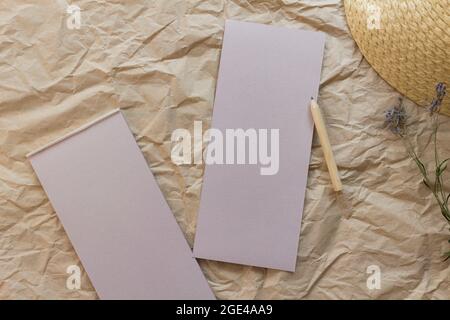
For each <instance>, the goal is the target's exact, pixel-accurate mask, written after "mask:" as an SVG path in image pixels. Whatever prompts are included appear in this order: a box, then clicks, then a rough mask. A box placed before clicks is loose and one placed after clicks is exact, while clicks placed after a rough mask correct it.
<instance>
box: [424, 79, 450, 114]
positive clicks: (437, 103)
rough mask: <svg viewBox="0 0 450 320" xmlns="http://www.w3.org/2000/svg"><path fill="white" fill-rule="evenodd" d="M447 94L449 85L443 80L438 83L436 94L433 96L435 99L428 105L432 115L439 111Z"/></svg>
mask: <svg viewBox="0 0 450 320" xmlns="http://www.w3.org/2000/svg"><path fill="white" fill-rule="evenodd" d="M446 94H447V86H446V85H445V83H443V82H439V83H438V84H436V96H435V97H434V98H433V101H432V102H431V104H430V105H429V106H428V111H429V112H430V115H432V114H433V113H436V112H439V110H440V109H441V105H442V100H444V97H445V96H446Z"/></svg>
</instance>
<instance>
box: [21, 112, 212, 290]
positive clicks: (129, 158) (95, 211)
mask: <svg viewBox="0 0 450 320" xmlns="http://www.w3.org/2000/svg"><path fill="white" fill-rule="evenodd" d="M29 159H30V160H31V164H32V166H33V168H34V170H35V171H36V174H37V175H38V178H39V180H40V181H41V183H42V185H43V187H44V190H45V191H46V193H47V195H48V197H49V198H50V201H51V203H52V205H53V207H54V209H55V211H56V213H57V215H58V217H59V218H60V220H61V222H62V224H63V226H64V228H65V230H66V232H67V234H68V236H69V238H70V240H71V241H72V244H73V246H74V248H75V250H76V252H77V253H78V255H79V257H80V260H81V262H82V263H83V266H84V268H85V269H86V271H87V273H88V275H89V278H90V280H91V282H92V284H93V285H94V287H95V289H96V291H97V293H98V295H99V297H100V298H102V299H214V295H213V293H212V291H211V289H210V288H209V286H208V283H207V281H206V279H205V278H204V276H203V274H202V271H201V270H200V267H199V266H198V264H197V261H196V260H195V258H194V257H193V256H192V251H191V249H190V248H189V246H188V244H187V242H186V240H185V238H184V236H183V233H182V231H181V230H180V228H179V226H178V225H177V222H176V220H175V217H174V216H173V215H172V213H171V211H170V209H169V207H168V205H167V203H166V201H165V199H164V197H163V195H162V193H161V191H160V189H159V187H158V185H157V183H156V180H155V179H154V177H153V174H152V173H151V171H150V169H149V168H148V166H147V163H146V161H145V159H144V157H143V155H142V153H141V151H140V150H139V147H138V145H137V144H136V141H135V140H134V137H133V134H132V133H131V131H130V129H129V128H128V126H127V123H126V121H125V119H124V117H123V115H122V113H121V112H120V111H118V110H117V111H115V112H112V113H110V114H107V115H106V116H104V117H102V118H100V119H98V120H97V121H95V122H93V123H91V124H89V125H87V126H85V127H83V128H81V129H80V130H77V131H76V132H74V133H72V134H69V135H68V136H66V137H64V138H62V139H59V140H58V141H56V142H55V143H52V144H50V145H48V146H46V147H44V148H42V149H40V150H38V151H36V152H33V153H32V154H29ZM64 268H65V267H64ZM64 270H65V269H64Z"/></svg>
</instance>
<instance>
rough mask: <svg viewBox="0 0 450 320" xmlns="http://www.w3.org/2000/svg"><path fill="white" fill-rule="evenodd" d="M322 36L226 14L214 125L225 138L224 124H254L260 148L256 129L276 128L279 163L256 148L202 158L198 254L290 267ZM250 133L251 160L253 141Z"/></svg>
mask: <svg viewBox="0 0 450 320" xmlns="http://www.w3.org/2000/svg"><path fill="white" fill-rule="evenodd" d="M324 42H325V35H324V34H323V33H319V32H311V31H302V30H298V29H294V28H282V27H272V26H267V25H261V24H255V23H247V22H237V21H227V22H226V25H225V35H224V43H223V49H222V55H221V61H220V68H219V77H218V83H217V89H216V97H215V102H214V111H213V121H212V127H213V128H214V129H218V130H220V131H221V132H222V133H223V137H224V138H223V139H224V140H226V138H227V137H226V130H227V129H237V128H241V129H243V130H244V131H245V130H248V129H254V130H256V132H257V140H258V147H259V148H260V150H259V151H258V154H259V153H260V152H261V142H264V141H265V140H264V139H263V138H264V137H263V136H262V133H263V130H262V131H261V130H260V129H267V132H272V131H276V130H277V129H278V134H279V137H278V140H276V139H274V140H273V141H278V146H279V152H278V153H277V154H278V166H277V165H276V163H275V162H276V157H275V156H274V157H273V159H272V160H273V161H271V162H273V163H271V164H270V165H262V164H261V163H262V161H261V160H262V159H261V155H260V154H259V155H260V158H259V159H258V161H256V162H257V164H233V162H232V161H229V162H228V164H209V165H207V166H206V168H205V175H204V182H203V189H202V195H201V203H200V211H199V218H198V224H197V232H196V237H195V244H194V255H195V256H196V257H198V258H204V259H212V260H218V261H226V262H232V263H239V264H245V265H252V266H260V267H267V268H274V269H281V270H287V271H294V270H295V266H296V260H297V249H298V241H299V233H300V225H301V218H302V211H303V201H304V194H305V188H306V181H307V174H308V166H309V159H310V153H311V140H312V132H313V123H312V119H311V115H310V109H309V103H310V99H311V97H316V96H317V92H318V88H319V83H320V72H321V65H322V57H323V48H324ZM247 138H248V139H247V140H246V143H247V144H246V147H247V150H246V153H247V154H246V156H247V158H246V159H247V160H248V159H250V152H252V151H251V150H252V149H251V148H254V147H255V146H252V147H251V148H250V147H249V146H250V143H251V142H250V140H251V138H249V137H247ZM252 138H253V139H254V135H253V136H252ZM268 139H269V141H272V140H271V138H270V135H269V136H268ZM235 141H236V143H235V145H234V146H233V148H235V151H236V153H238V152H239V150H238V149H237V140H235ZM229 142H230V141H229V140H226V142H224V145H226V144H227V143H229ZM267 145H268V150H271V151H273V152H276V148H275V146H272V148H270V147H269V145H270V143H268V144H267ZM209 148H210V146H208V149H207V150H209ZM231 148H232V147H230V150H231ZM224 150H225V148H224ZM226 152H228V149H226V150H225V151H224V153H226ZM235 156H236V155H235ZM224 158H226V157H225V156H224ZM230 160H231V159H230ZM237 162H238V161H237V160H236V161H235V162H234V163H237ZM241 162H242V159H241ZM244 162H245V161H244ZM254 162H255V159H253V162H252V161H247V162H246V163H254ZM266 164H267V162H266ZM262 167H266V168H265V170H266V172H265V174H262V172H263V171H264V169H262ZM267 167H270V168H267Z"/></svg>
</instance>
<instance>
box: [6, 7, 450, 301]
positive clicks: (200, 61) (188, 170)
mask: <svg viewBox="0 0 450 320" xmlns="http://www.w3.org/2000/svg"><path fill="white" fill-rule="evenodd" d="M68 4H75V5H77V6H79V7H80V9H81V26H80V29H69V28H68V26H67V19H68V17H69V15H68V14H67V13H66V7H67V5H68ZM226 18H229V19H236V20H243V21H252V22H259V23H266V24H272V25H277V26H288V27H291V28H302V29H307V30H320V31H322V32H325V33H326V34H327V40H326V48H325V57H324V64H323V70H322V80H321V87H320V96H319V102H320V104H321V105H322V107H323V109H324V116H325V118H326V121H327V123H328V128H329V131H330V135H331V142H332V145H333V148H334V150H335V155H336V160H337V163H338V166H339V169H340V173H341V176H342V180H343V183H344V194H343V195H342V196H340V197H337V196H336V195H335V194H334V192H333V191H332V187H331V184H330V179H329V176H328V173H327V170H326V165H325V163H324V159H323V156H322V151H321V149H320V147H319V145H318V140H317V137H315V138H314V142H313V149H312V156H311V165H310V172H309V178H308V187H307V193H306V199H305V210H304V214H303V224H302V231H301V237H300V246H299V252H298V264H297V270H296V272H295V273H288V272H281V271H275V270H266V269H261V268H256V267H248V266H240V265H232V264H226V263H220V262H214V261H200V264H201V267H202V269H203V271H204V273H205V275H206V277H207V278H208V280H209V283H210V285H211V287H212V288H213V290H214V292H215V293H216V295H217V297H218V298H221V299H232V298H236V299H244V298H245V299H253V298H257V299H285V298H286V299H327V298H331V299H338V298H348V299H394V298H399V299H403V298H417V299H420V298H425V299H442V298H449V297H450V286H449V283H450V281H449V278H450V268H449V262H443V261H442V254H443V253H444V252H445V251H446V250H449V247H450V244H447V243H446V240H447V239H448V238H449V237H450V232H449V231H448V225H446V223H445V221H444V219H443V218H442V217H441V216H440V213H439V208H438V206H437V205H436V203H435V201H434V199H433V198H432V196H431V194H430V193H429V192H428V191H427V190H426V189H425V187H424V186H423V185H421V184H420V182H421V177H420V175H419V173H418V171H417V169H416V168H415V166H414V164H413V163H412V162H411V161H410V160H409V159H408V157H407V155H406V153H405V150H404V148H403V146H402V144H401V142H400V141H398V139H396V138H395V137H394V136H393V135H392V134H390V133H389V132H386V131H385V130H384V129H383V120H384V115H383V111H384V110H386V109H387V108H389V107H391V106H392V105H394V104H395V103H396V102H397V99H398V97H399V94H398V93H397V92H396V91H395V90H393V89H392V88H391V87H390V86H389V85H387V84H386V82H385V81H383V80H382V79H381V78H380V77H379V76H378V75H377V74H376V73H375V72H374V70H373V69H372V68H371V67H370V66H369V65H368V63H367V62H366V61H365V60H364V59H363V57H362V55H361V53H360V51H359V50H358V48H357V46H356V44H355V42H354V41H353V40H352V37H351V35H350V33H349V30H348V27H347V25H346V20H345V13H344V8H343V4H342V3H341V2H340V1H338V0H323V1H319V0H317V1H292V0H278V1H275V0H274V1H271V0H266V1H224V0H212V1H175V0H160V1H137V0H132V1H118V0H116V1H108V2H106V1H72V2H70V3H67V2H66V1H64V0H43V1H39V2H36V1H25V0H21V1H13V0H3V1H1V3H0V208H1V211H0V299H67V298H69V299H80V298H83V299H95V298H97V295H96V293H95V290H94V289H93V287H92V285H91V283H90V281H89V279H88V277H87V275H86V273H85V272H84V271H82V279H81V289H80V290H69V289H67V288H66V279H67V277H68V276H69V275H68V274H67V273H66V268H67V267H68V266H70V265H73V264H76V265H79V266H81V264H80V261H79V259H78V257H77V255H76V253H75V251H74V249H73V248H72V246H71V243H70V241H69V240H68V238H67V236H66V234H65V232H64V229H63V227H62V226H61V224H60V222H59V220H58V218H57V216H56V214H55V212H54V210H53V208H52V206H51V204H50V203H49V200H48V199H47V197H46V195H45V193H44V191H43V189H42V187H41V186H40V184H39V182H38V180H37V178H36V176H35V174H34V172H33V170H32V168H31V166H30V163H29V162H28V161H27V159H26V157H25V155H26V154H27V153H28V152H30V151H32V150H34V149H36V148H37V147H39V146H42V145H44V144H46V143H47V142H49V141H51V140H53V139H55V138H57V137H60V136H61V135H63V134H65V133H67V132H70V131H72V130H73V129H76V128H77V127H79V126H81V125H83V124H85V123H87V122H89V121H91V120H93V119H95V118H96V117H98V116H100V115H102V114H104V113H105V112H107V111H109V110H111V109H114V108H118V107H120V108H121V109H122V110H123V111H124V114H125V116H126V118H127V120H128V122H129V124H130V126H131V129H132V131H133V133H134V134H135V137H136V139H137V141H138V143H139V146H140V147H141V149H142V151H143V153H144V155H145V157H146V159H147V161H148V163H149V166H150V167H151V169H152V171H153V172H154V174H155V175H156V177H157V181H158V183H159V185H160V187H161V189H162V190H163V193H164V195H165V197H166V199H167V201H168V203H169V206H170V208H171V209H172V211H173V213H174V215H175V216H176V218H177V220H178V222H179V224H180V226H181V228H182V230H183V231H184V233H185V235H186V237H187V239H188V241H189V243H190V244H191V245H192V243H193V239H194V233H195V224H196V217H197V211H198V206H199V200H200V191H201V186H202V174H203V169H204V168H203V166H201V165H192V166H183V167H177V166H175V165H174V164H173V163H172V162H171V161H170V150H171V142H170V135H171V133H172V131H173V130H174V129H176V128H187V129H189V130H193V124H194V121H195V120H202V121H203V124H204V127H205V128H208V127H209V125H210V120H211V115H212V106H213V100H214V89H215V84H216V80H217V71H218V63H219V57H220V49H221V44H222V36H223V26H224V21H225V19H226ZM406 104H407V107H408V111H409V112H410V113H411V114H412V115H411V122H412V125H413V128H414V130H413V132H414V139H415V140H417V141H418V142H419V143H425V142H426V141H425V140H426V139H425V138H424V137H426V136H427V135H428V134H429V132H430V130H429V129H427V120H428V117H427V115H426V114H425V111H424V109H421V108H418V107H416V106H415V105H414V104H413V103H411V102H409V101H407V102H406ZM441 120H442V121H443V124H442V126H441V129H440V138H439V142H440V150H441V153H442V157H446V156H448V155H449V154H450V150H449V149H450V147H449V144H448V138H449V135H450V123H449V121H448V118H446V117H442V118H441ZM124 214H126V213H124ZM268 254H270V252H268ZM371 265H376V266H378V267H379V268H380V271H381V288H380V289H374V290H370V289H369V288H368V286H367V285H366V281H367V278H368V277H369V274H367V272H366V271H367V268H368V267H369V266H371Z"/></svg>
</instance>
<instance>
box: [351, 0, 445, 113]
mask: <svg viewBox="0 0 450 320" xmlns="http://www.w3.org/2000/svg"><path fill="white" fill-rule="evenodd" d="M344 5H345V13H346V16H347V23H348V25H349V28H350V31H351V33H352V35H353V38H354V39H355V41H356V43H357V44H358V47H359V48H360V50H361V52H362V54H363V55H364V57H365V58H366V60H367V61H368V62H369V63H370V64H371V65H372V67H373V68H374V69H375V71H377V72H378V74H379V75H380V76H381V77H382V78H383V79H384V80H386V81H387V82H388V83H389V84H390V85H391V86H392V87H394V88H395V89H396V90H398V91H399V92H400V93H401V94H403V95H404V96H406V97H408V98H409V99H411V100H413V101H414V102H416V103H417V104H419V105H421V106H426V105H428V104H429V103H430V102H431V100H432V99H433V97H434V95H435V92H436V91H435V85H436V83H438V82H444V83H445V84H446V85H447V88H448V87H449V84H450V82H449V79H450V62H449V58H450V57H449V56H450V54H449V49H450V15H449V14H450V13H449V12H450V0H344ZM377 17H379V19H378V18H377ZM441 112H442V113H444V114H447V115H450V99H449V95H447V96H446V97H445V99H444V101H443V104H442V107H441Z"/></svg>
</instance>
